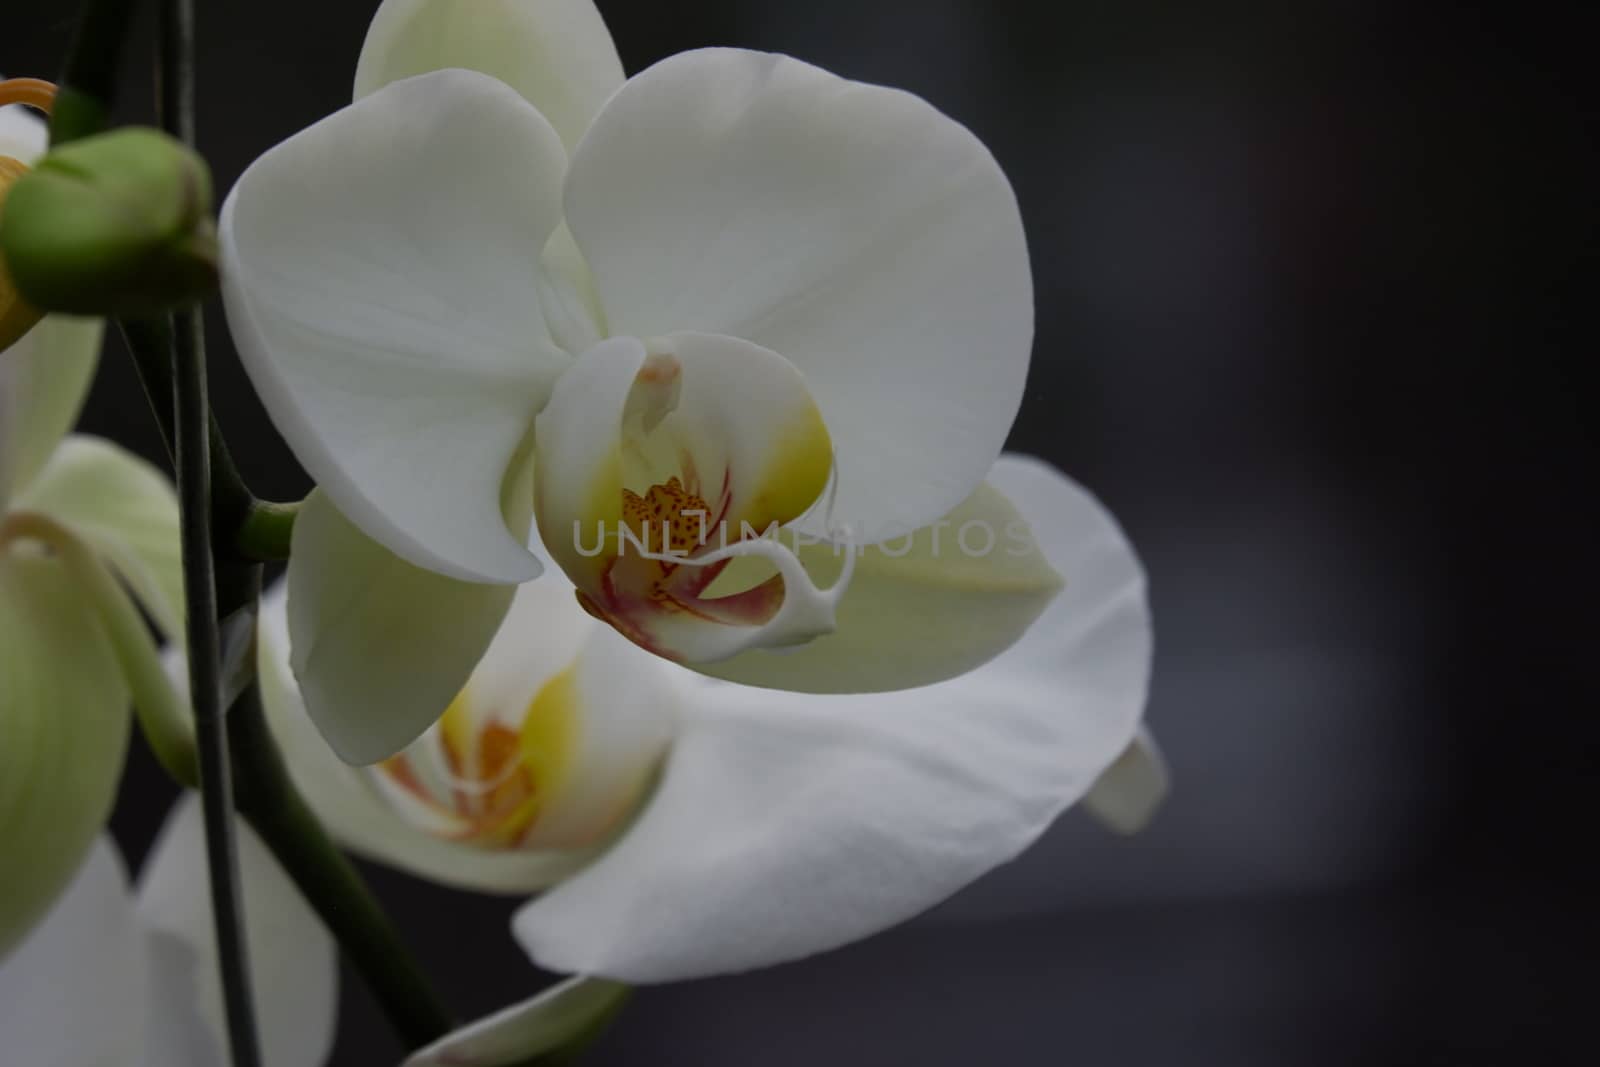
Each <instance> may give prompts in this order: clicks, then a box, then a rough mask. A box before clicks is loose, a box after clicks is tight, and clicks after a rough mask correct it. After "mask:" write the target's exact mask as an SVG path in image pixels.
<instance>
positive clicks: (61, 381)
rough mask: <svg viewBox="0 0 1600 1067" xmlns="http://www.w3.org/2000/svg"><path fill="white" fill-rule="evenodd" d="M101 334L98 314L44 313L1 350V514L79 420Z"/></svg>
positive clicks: (102, 333) (101, 325)
mask: <svg viewBox="0 0 1600 1067" xmlns="http://www.w3.org/2000/svg"><path fill="white" fill-rule="evenodd" d="M104 335H105V328H104V324H103V323H101V321H100V320H99V319H74V318H67V317H65V316H62V315H48V316H46V317H45V318H44V319H42V320H41V321H40V322H39V323H38V325H36V326H34V328H33V329H31V330H29V331H28V332H27V333H26V334H24V335H23V336H22V338H21V340H19V341H17V343H16V344H14V345H12V346H11V347H10V348H7V349H6V350H5V351H3V352H0V513H3V512H4V511H5V509H6V502H7V501H8V500H9V499H11V498H12V497H13V496H15V495H17V494H19V493H21V492H22V491H23V490H25V489H26V488H27V487H28V485H29V484H30V483H31V482H32V481H33V479H34V478H35V477H36V476H37V475H38V473H39V469H40V468H41V467H43V466H44V464H45V462H46V460H48V459H49V458H50V454H51V453H52V452H53V451H54V450H55V447H56V445H57V444H58V443H59V442H60V441H61V438H62V436H63V435H64V434H66V432H67V431H68V430H69V429H71V428H72V424H73V423H74V422H75V421H77V418H78V409H79V408H80V407H82V406H83V398H84V396H85V395H86V394H87V393H88V391H89V384H90V382H91V381H93V379H94V369H95V365H96V364H97V363H98V362H99V358H100V342H101V340H102V338H103V337H104Z"/></svg>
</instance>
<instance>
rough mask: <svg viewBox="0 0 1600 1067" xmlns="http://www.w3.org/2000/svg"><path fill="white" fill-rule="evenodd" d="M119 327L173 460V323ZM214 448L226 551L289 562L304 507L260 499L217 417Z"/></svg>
mask: <svg viewBox="0 0 1600 1067" xmlns="http://www.w3.org/2000/svg"><path fill="white" fill-rule="evenodd" d="M117 326H118V327H119V328H120V329H121V331H122V340H123V342H124V343H125V344H126V345H127V346H128V352H129V353H130V354H131V355H132V356H133V365H134V369H135V371H136V372H137V373H138V375H139V382H140V384H141V385H143V386H144V391H145V397H146V398H147V399H148V400H149V401H150V408H151V410H152V411H154V412H155V415H156V422H157V424H158V425H159V426H160V429H161V439H162V442H163V443H164V444H165V445H166V446H167V454H168V456H173V455H175V453H174V447H175V442H174V438H173V416H172V388H173V381H172V358H171V355H170V353H171V351H172V320H171V319H170V318H158V319H123V320H120V321H119V322H118V323H117ZM210 447H211V519H212V530H213V534H214V536H215V538H216V541H217V545H218V547H219V549H220V551H222V553H223V554H224V555H232V556H237V557H238V558H241V559H247V560H255V561H257V562H268V561H273V560H280V559H288V558H289V534H290V532H291V531H292V530H293V528H294V518H295V516H296V515H297V514H298V513H299V507H300V505H299V504H298V503H293V504H275V503H270V502H268V501H265V500H257V499H256V497H255V494H254V493H252V492H251V491H250V488H249V486H247V485H245V482H244V478H242V477H241V476H240V474H239V469H238V468H237V467H236V466H234V462H233V454H232V453H231V452H229V451H228V445H227V442H226V441H225V440H223V437H222V430H221V428H220V427H219V426H218V425H217V420H216V417H215V416H212V417H211V429H210Z"/></svg>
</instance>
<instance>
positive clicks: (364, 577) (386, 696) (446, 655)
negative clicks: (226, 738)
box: [289, 490, 516, 764]
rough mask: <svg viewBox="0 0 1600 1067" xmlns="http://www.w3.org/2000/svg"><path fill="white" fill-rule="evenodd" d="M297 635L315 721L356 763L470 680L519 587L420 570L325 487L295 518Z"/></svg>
mask: <svg viewBox="0 0 1600 1067" xmlns="http://www.w3.org/2000/svg"><path fill="white" fill-rule="evenodd" d="M291 548H292V552H291V554H290V557H289V632H290V634H291V637H292V640H291V646H292V650H293V658H292V661H291V662H292V663H293V665H294V673H295V676H296V677H297V678H298V679H299V681H300V687H301V690H302V691H303V692H304V694H305V700H306V707H307V709H308V710H309V712H310V714H311V719H312V721H313V722H315V723H316V724H317V728H318V729H320V730H321V731H322V735H323V736H324V737H325V738H327V741H328V744H329V745H331V746H332V747H333V750H334V751H335V752H337V753H338V754H339V756H340V757H341V758H343V759H344V760H346V761H347V762H349V763H361V764H365V763H374V762H376V761H378V760H381V759H387V758H388V757H389V756H392V755H394V754H395V753H396V752H399V751H400V750H401V749H402V748H405V747H406V745H408V744H410V743H411V742H412V741H413V740H415V739H416V738H417V737H418V736H419V735H420V734H421V733H422V731H424V730H426V729H427V728H428V727H429V726H431V725H432V724H433V723H434V721H435V720H436V719H438V718H439V715H440V714H441V713H442V712H443V711H444V709H445V708H446V707H448V706H449V704H450V701H451V700H453V699H454V698H455V695H456V693H457V692H458V691H459V690H460V689H461V686H462V685H463V684H464V683H465V682H466V680H467V676H468V675H470V674H471V673H472V668H473V667H474V666H475V665H476V664H477V662H478V660H479V658H480V657H482V655H483V651H484V649H485V648H487V647H488V646H489V642H490V641H491V640H492V639H493V637H494V634H495V630H496V629H497V628H498V627H499V625H500V620H501V619H502V618H504V617H505V613H506V611H507V609H509V608H510V606H511V599H512V597H513V596H514V595H515V594H516V588H515V587H514V586H509V585H477V584H473V583H470V582H460V581H457V580H455V579H454V578H446V577H444V576H443V575H441V574H436V573H434V572H432V571H426V570H422V569H421V568H419V567H414V566H412V565H411V564H409V563H407V562H406V561H405V560H403V559H401V558H400V557H399V556H396V555H395V554H394V553H393V552H390V551H389V550H388V549H386V548H384V547H383V546H382V545H380V544H379V543H378V542H376V541H374V540H372V539H371V538H369V537H367V536H366V535H364V534H363V533H362V532H361V531H360V530H358V529H356V527H355V526H353V525H352V524H351V523H350V522H349V520H347V519H346V518H345V517H344V516H343V515H341V514H339V510H338V509H337V508H336V507H334V505H333V502H332V501H331V500H329V499H328V497H327V496H326V495H325V494H324V493H323V492H322V491H321V490H318V491H316V492H313V493H312V494H311V496H310V497H309V498H307V500H306V503H305V505H304V506H303V507H302V509H301V512H300V517H299V518H298V519H296V520H295V528H294V537H293V541H292V544H291Z"/></svg>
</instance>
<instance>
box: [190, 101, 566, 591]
mask: <svg viewBox="0 0 1600 1067" xmlns="http://www.w3.org/2000/svg"><path fill="white" fill-rule="evenodd" d="M564 165H565V153H564V152H563V151H562V148H561V143H560V140H559V138H557V137H556V135H555V131H554V130H552V129H551V128H550V125H549V123H547V122H546V121H545V120H544V118H543V117H542V116H540V115H539V113H538V112H537V111H535V110H534V109H533V108H532V107H531V106H530V105H529V104H528V103H527V102H526V101H524V100H522V99H521V98H520V97H518V96H517V95H516V94H515V93H513V92H512V91H511V90H509V89H507V88H506V87H505V86H504V85H503V84H501V83H499V82H497V81H495V80H494V79H492V78H489V77H487V76H485V75H482V74H476V73H473V72H471V71H460V70H450V71H439V72H436V73H433V74H425V75H422V76H421V77H417V78H412V79H409V80H407V81H404V82H397V83H395V84H394V85H391V86H389V87H388V88H386V89H384V90H382V91H381V92H378V93H375V94H373V95H372V96H369V97H367V98H366V99H364V100H362V101H360V102H358V103H356V104H353V105H351V106H350V107H348V108H345V109H344V110H343V111H340V112H338V113H336V114H334V115H332V116H331V117H329V118H327V119H324V120H323V121H322V122H319V123H317V124H316V125H315V126H312V127H311V128H310V129H307V130H305V131H303V132H301V133H299V134H297V135H295V136H294V137H292V138H290V139H289V140H288V141H286V142H284V143H283V144H281V145H279V146H278V147H277V148H274V149H272V150H271V151H270V152H268V153H267V154H266V155H264V156H262V157H261V158H260V159H259V160H257V161H256V162H255V163H254V164H253V165H252V166H251V167H250V169H249V170H247V171H246V172H245V174H244V176H243V177H242V178H240V179H239V184H238V185H237V186H236V187H235V188H234V190H233V193H232V194H231V195H230V196H229V198H228V202H227V204H226V205H225V206H224V208H223V214H222V225H221V240H222V253H223V259H224V279H223V281H224V285H223V293H224V297H225V298H226V302H227V310H228V322H229V325H230V327H231V328H232V330H233V334H234V339H235V340H236V342H237V343H238V345H239V350H240V355H241V357H242V358H243V360H244V364H245V368H246V370H248V371H249V372H250V376H251V380H252V381H253V382H254V383H255V386H256V389H257V391H258V392H259V393H260V394H261V398H262V401H263V402H264V403H265V404H266V406H267V410H268V412H269V413H270V414H271V415H272V418H273V421H274V422H275V423H276V424H277V426H278V429H279V430H280V431H282V433H283V435H284V437H285V439H286V440H287V441H288V442H289V445H290V447H291V448H293V449H294V452H295V455H296V456H297V457H299V459H300V462H301V463H302V464H303V465H304V466H305V468H306V469H307V470H308V471H309V472H310V473H311V475H312V477H313V478H315V479H316V481H317V483H318V484H319V485H321V486H322V488H323V489H324V490H325V491H326V492H327V493H328V495H329V496H330V497H332V498H333V500H334V502H335V503H336V504H337V505H338V507H339V510H340V511H342V512H344V514H345V515H347V516H349V517H350V519H351V520H352V521H353V522H355V523H356V525H358V526H360V527H361V528H362V530H363V531H365V532H366V533H367V534H368V535H369V536H371V537H373V538H375V539H376V540H378V541H380V542H382V543H383V544H384V545H385V546H387V547H388V548H389V549H390V550H391V551H393V552H395V553H396V554H398V555H400V556H401V557H403V558H405V559H407V560H409V561H411V562H412V563H415V564H416V565H417V566H420V567H426V568H429V569H432V570H436V571H439V572H440V573H443V574H449V575H452V576H454V577H458V578H465V579H477V580H483V581H505V582H510V581H522V580H525V579H527V578H531V577H533V576H534V575H535V574H537V573H538V562H537V561H536V560H535V559H534V558H533V557H532V556H530V555H529V554H528V552H527V550H526V549H525V548H524V546H523V540H524V533H525V531H524V530H521V529H518V530H512V529H508V527H507V523H506V520H505V517H504V516H503V514H502V490H507V491H512V492H516V493H519V494H520V493H521V492H523V491H524V490H523V488H522V487H520V486H508V485H507V484H506V483H507V476H508V471H509V470H510V468H512V467H513V465H514V463H515V461H516V459H517V455H518V450H519V448H520V446H521V445H522V444H523V441H524V438H525V437H527V436H528V435H529V431H530V429H531V427H532V425H533V416H534V413H535V412H537V411H538V410H539V409H540V408H541V407H542V406H543V405H544V402H545V400H546V398H547V396H548V394H549V389H550V386H551V385H552V384H553V383H554V380H555V378H556V376H557V375H558V374H559V372H560V370H561V369H562V368H563V367H564V366H565V365H566V363H567V362H568V357H567V356H566V354H565V353H563V352H562V351H561V350H560V349H559V348H558V347H557V346H556V345H555V343H554V342H553V341H552V340H551V339H550V336H549V333H548V331H547V330H546V328H545V325H544V320H543V317H542V315H541V313H540V308H539V301H538V299H537V298H536V296H535V295H534V293H535V288H536V286H537V285H538V280H539V257H540V253H541V251H542V250H543V248H544V245H545V242H546V240H547V239H548V238H549V236H550V234H551V231H552V230H553V229H554V228H555V226H556V224H557V223H558V222H559V220H560V211H561V209H560V200H559V186H560V181H561V174H562V170H563V167H564Z"/></svg>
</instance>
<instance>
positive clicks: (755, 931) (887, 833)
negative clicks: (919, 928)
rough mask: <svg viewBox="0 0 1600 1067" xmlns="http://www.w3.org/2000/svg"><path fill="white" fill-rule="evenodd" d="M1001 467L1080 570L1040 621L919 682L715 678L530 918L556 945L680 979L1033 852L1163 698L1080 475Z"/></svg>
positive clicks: (885, 912)
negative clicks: (588, 853)
mask: <svg viewBox="0 0 1600 1067" xmlns="http://www.w3.org/2000/svg"><path fill="white" fill-rule="evenodd" d="M991 480H992V482H993V483H994V484H995V485H996V486H997V487H998V488H999V489H1001V490H1002V491H1003V492H1005V493H1006V495H1007V496H1008V497H1009V498H1010V499H1012V500H1013V501H1015V502H1016V503H1017V505H1018V508H1019V510H1021V511H1022V513H1023V515H1024V517H1025V518H1026V519H1027V520H1028V521H1029V523H1030V524H1031V525H1032V527H1033V529H1034V532H1035V534H1036V536H1037V537H1038V538H1039V542H1040V545H1041V547H1042V548H1043V549H1044V551H1045V553H1046V555H1047V556H1048V557H1049V559H1050V562H1051V564H1052V565H1053V566H1054V567H1055V568H1056V569H1057V570H1058V571H1060V572H1061V573H1062V574H1063V575H1065V576H1066V583H1067V584H1066V588H1065V590H1064V591H1063V592H1062V594H1061V595H1060V596H1059V597H1058V598H1057V599H1056V600H1055V602H1054V603H1053V604H1052V605H1051V606H1050V608H1049V609H1048V610H1047V611H1046V612H1045V614H1044V616H1043V617H1042V618H1041V619H1040V620H1039V621H1038V622H1037V623H1036V624H1035V625H1034V627H1033V628H1032V629H1031V630H1030V631H1029V632H1028V635H1027V636H1026V637H1025V638H1024V639H1023V640H1022V641H1021V642H1019V643H1018V644H1017V645H1015V646H1013V647H1012V648H1011V649H1009V650H1008V651H1006V652H1005V653H1003V654H1001V655H1000V656H998V657H996V658H995V659H994V660H993V661H991V662H990V663H988V664H987V665H985V666H983V667H981V668H979V669H978V670H976V671H973V672H971V673H970V674H967V675H964V676H962V677H960V678H957V679H954V680H952V681H950V682H946V683H944V684H942V685H937V686H929V687H926V688H923V689H918V690H913V691H909V692H899V693H888V694H882V695H876V696H836V697H816V696H802V695H798V694H793V693H783V692H777V691H770V690H762V689H751V688H747V687H743V686H736V685H730V684H727V683H722V682H715V681H709V680H708V681H701V682H699V683H698V684H697V686H696V687H695V688H694V689H693V690H692V692H691V694H690V697H689V703H688V705H687V710H686V721H685V726H684V732H683V734H682V736H681V737H680V738H679V740H678V742H677V744H676V745H675V747H674V750H673V754H672V756H671V758H670V760H669V761H668V765H667V768H666V771H665V773H664V776H663V780H662V783H661V786H660V788H659V790H658V792H657V794H656V796H655V798H654V800H653V801H652V802H651V804H650V805H649V807H648V808H647V809H646V810H645V811H644V813H643V814H642V815H641V816H640V818H639V820H638V822H636V823H635V824H634V826H633V828H632V829H631V830H630V831H629V832H628V833H627V834H626V835H625V836H624V837H623V838H622V839H621V840H620V841H619V842H618V843H617V844H616V846H615V847H613V848H612V849H611V850H610V851H609V852H607V853H606V854H605V855H604V856H602V857H601V858H600V859H599V860H597V861H596V862H595V864H594V865H593V866H591V867H589V868H587V869H586V870H584V871H582V872H581V873H579V874H578V875H576V876H575V877H573V878H572V879H570V880H569V881H567V882H564V883H562V884H561V885H559V886H557V887H556V888H555V889H553V890H551V891H550V892H549V893H548V894H547V895H545V896H544V897H543V898H541V899H539V900H537V901H534V902H533V903H531V904H529V905H528V906H527V907H525V908H524V909H523V910H522V911H521V912H520V913H518V915H517V916H516V919H515V920H514V924H513V928H514V931H515V933H516V935H517V937H518V939H519V940H520V941H521V943H522V945H523V947H524V948H526V949H527V950H528V952H529V953H530V954H531V955H532V957H533V958H534V960H535V961H536V962H538V963H539V964H540V965H541V966H544V967H549V968H552V969H555V970H559V971H566V972H572V973H580V974H595V975H604V976H605V977H608V978H612V979H616V980H619V981H630V982H661V981H670V980H676V979H682V978H692V977H698V976H703V975H711V974H717V973H722V972H728V971H738V970H743V969H747V968H751V967H757V966H763V965H766V964H771V963H777V962H780V961H784V960H790V959H795V958H798V957H801V956H805V955H808V954H811V953H814V952H819V951H822V950H824V949H828V948H832V947H835V946H838V945H842V944H845V943H846V942H849V941H853V940H856V939H858V938H862V937H866V936H868V935H870V934H873V933H876V932H877V931H879V930H882V929H884V928H885V927H888V926H890V925H893V924H894V923H897V922H900V921H902V920H905V919H908V918H910V917H911V916H913V915H915V914H916V913H918V912H920V911H922V910H924V909H925V908H928V907H930V906H931V905H933V904H935V903H937V902H938V901H940V900H942V899H944V898H945V897H946V896H948V895H949V894H951V893H953V892H954V891H956V890H957V889H959V888H961V887H962V886H963V885H965V884H967V883H968V882H970V881H972V880H973V879H975V878H977V877H978V876H979V875H981V874H983V873H984V872H985V871H987V870H989V869H991V868H993V867H995V866H996V865H998V864H1001V863H1004V862H1006V861H1007V860H1009V859H1011V858H1013V857H1015V856H1016V855H1017V854H1018V853H1019V852H1021V851H1022V850H1023V849H1024V848H1026V847H1027V846H1028V845H1029V844H1031V843H1032V842H1033V841H1034V840H1035V839H1036V838H1037V837H1038V836H1039V834H1041V833H1042V832H1043V831H1044V830H1045V828H1046V827H1048V826H1049V824H1050V823H1051V822H1052V820H1054V819H1055V817H1056V816H1057V815H1059V814H1060V812H1061V811H1062V810H1063V809H1065V808H1066V807H1067V806H1069V805H1070V804H1072V803H1073V802H1074V801H1076V800H1078V799H1079V798H1080V797H1082V796H1083V794H1084V793H1085V792H1087V791H1088V790H1089V789H1090V787H1091V786H1092V785H1093V784H1094V782H1095V780H1096V779H1097V778H1098V777H1099V775H1100V774H1101V773H1102V772H1103V771H1104V770H1105V768H1106V767H1107V766H1108V765H1110V764H1111V762H1112V761H1113V760H1114V759H1115V758H1116V757H1117V755H1118V754H1119V753H1120V752H1121V751H1122V750H1123V748H1124V747H1125V746H1126V745H1127V743H1128V740H1129V738H1130V737H1132V735H1133V732H1134V730H1135V728H1136V727H1137V725H1138V722H1139V716H1140V713H1141V712H1142V710H1143V707H1144V698H1145V689H1146V683H1147V679H1148V674H1149V664H1150V624H1149V617H1148V613H1147V611H1146V606H1145V598H1144V580H1143V574H1142V572H1141V570H1140V567H1139V564H1138V561H1137V559H1136V558H1135V557H1134V554H1133V551H1132V549H1131V548H1130V547H1129V546H1128V544H1127V542H1126V540H1125V539H1124V538H1123V536H1122V533H1121V531H1120V530H1119V529H1118V528H1117V526H1116V524H1115V522H1114V521H1113V520H1112V519H1111V517H1110V516H1109V515H1108V514H1107V513H1106V512H1105V511H1104V509H1102V508H1101V507H1100V505H1099V504H1098V503H1096V502H1095V501H1094V500H1093V498H1091V497H1090V496H1089V495H1088V494H1087V493H1085V492H1083V491H1082V490H1081V489H1079V488H1078V487H1076V486H1075V485H1073V484H1072V483H1071V482H1069V481H1067V480H1066V479H1065V478H1064V477H1062V476H1061V475H1060V474H1058V473H1056V472H1055V471H1053V470H1051V469H1049V468H1047V467H1045V466H1043V465H1042V464H1039V463H1036V462H1033V461H1027V460H1018V459H1009V458H1008V459H1004V460H1002V461H1001V462H1000V463H998V464H997V465H996V467H995V470H994V472H993V474H992V475H991Z"/></svg>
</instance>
